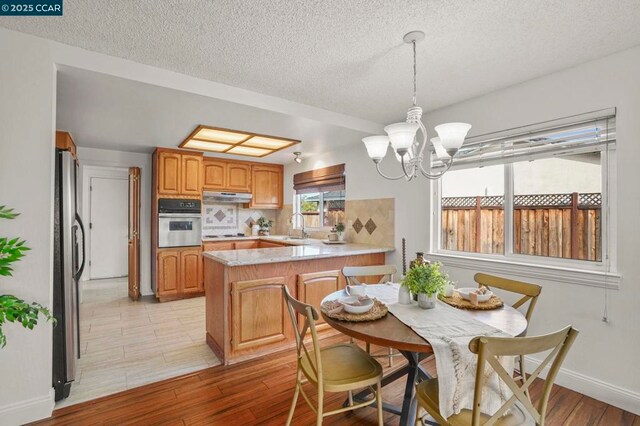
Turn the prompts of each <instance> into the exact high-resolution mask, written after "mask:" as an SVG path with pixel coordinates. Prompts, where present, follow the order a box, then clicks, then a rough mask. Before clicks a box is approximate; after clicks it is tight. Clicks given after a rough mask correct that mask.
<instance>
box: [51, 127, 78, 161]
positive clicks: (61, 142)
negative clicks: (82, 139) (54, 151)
mask: <svg viewBox="0 0 640 426" xmlns="http://www.w3.org/2000/svg"><path fill="white" fill-rule="evenodd" d="M56 148H58V149H61V150H63V151H69V152H70V153H71V156H72V157H73V158H75V159H76V160H77V159H78V156H77V155H76V143H75V142H74V141H73V138H72V137H71V133H69V132H63V131H61V130H57V131H56Z"/></svg>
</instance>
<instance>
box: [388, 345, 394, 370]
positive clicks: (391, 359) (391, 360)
mask: <svg viewBox="0 0 640 426" xmlns="http://www.w3.org/2000/svg"><path fill="white" fill-rule="evenodd" d="M389 367H393V349H391V348H389Z"/></svg>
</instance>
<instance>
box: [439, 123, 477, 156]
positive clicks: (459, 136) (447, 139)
mask: <svg viewBox="0 0 640 426" xmlns="http://www.w3.org/2000/svg"><path fill="white" fill-rule="evenodd" d="M435 129H436V132H438V136H440V141H441V142H442V147H443V148H444V149H445V150H446V151H447V154H449V155H450V156H452V157H453V156H454V155H455V154H456V152H458V150H459V149H460V147H461V146H462V143H463V142H464V138H466V137H467V133H469V129H471V124H467V123H445V124H441V125H439V126H436V127H435Z"/></svg>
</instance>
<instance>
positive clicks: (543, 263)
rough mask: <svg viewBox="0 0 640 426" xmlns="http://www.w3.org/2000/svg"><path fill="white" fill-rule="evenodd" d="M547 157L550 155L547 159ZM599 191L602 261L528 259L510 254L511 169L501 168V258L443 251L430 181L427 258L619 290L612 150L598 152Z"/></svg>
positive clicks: (437, 186) (437, 190) (437, 191)
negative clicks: (502, 176) (502, 177)
mask: <svg viewBox="0 0 640 426" xmlns="http://www.w3.org/2000/svg"><path fill="white" fill-rule="evenodd" d="M550 157H552V156H550ZM600 165H601V176H600V179H601V188H602V191H601V192H602V211H601V221H602V225H601V227H602V260H601V261H599V262H598V261H589V260H577V259H564V258H556V257H545V256H534V255H527V254H518V253H514V252H513V238H514V229H513V199H514V173H513V164H512V163H506V164H504V200H505V201H504V221H505V222H504V253H503V254H492V253H491V254H490V253H475V252H463V251H455V250H444V249H442V248H440V247H441V244H442V179H437V180H432V181H431V187H430V195H431V197H430V198H431V206H432V212H431V213H432V214H431V216H432V220H431V226H430V234H431V238H430V241H429V257H431V258H432V259H434V260H440V261H442V262H444V263H446V264H448V265H451V266H459V267H462V268H467V269H474V270H478V269H479V268H483V270H486V271H489V272H491V271H492V270H494V269H495V272H496V273H500V272H502V273H511V274H513V275H520V276H525V277H527V278H529V279H531V278H536V277H538V278H542V279H548V280H552V281H562V282H572V283H575V284H584V285H590V286H595V287H607V288H614V289H617V288H619V285H620V282H621V276H620V275H619V274H618V272H617V262H616V260H617V253H616V247H617V239H616V236H617V219H616V212H615V208H616V206H617V205H618V204H617V170H616V145H615V144H612V145H611V146H610V147H609V148H608V149H606V150H603V151H601V162H600ZM451 170H455V162H454V167H453V168H452V169H451Z"/></svg>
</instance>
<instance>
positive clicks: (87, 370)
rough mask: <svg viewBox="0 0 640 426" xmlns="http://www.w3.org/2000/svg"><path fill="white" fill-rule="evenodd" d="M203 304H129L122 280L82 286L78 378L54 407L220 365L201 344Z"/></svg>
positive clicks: (146, 301) (149, 301) (198, 301)
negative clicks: (65, 395)
mask: <svg viewBox="0 0 640 426" xmlns="http://www.w3.org/2000/svg"><path fill="white" fill-rule="evenodd" d="M204 303H205V301H204V297H197V298H193V299H185V300H178V301H173V302H165V303H158V302H157V301H156V299H155V298H154V297H151V296H148V297H143V298H142V299H141V300H140V301H139V302H132V301H131V300H129V298H128V296H127V279H126V277H125V278H118V279H110V280H95V281H88V282H86V283H84V291H83V295H82V303H81V304H80V345H81V358H80V361H79V362H78V366H77V377H76V381H75V383H74V384H73V385H72V386H71V395H69V398H67V399H66V400H63V401H60V402H59V403H57V404H56V408H60V407H65V406H69V405H72V404H77V403H78V402H82V401H87V400H91V399H95V398H98V397H100V396H105V395H109V394H112V393H116V392H120V391H123V390H126V389H132V388H135V387H138V386H142V385H145V384H148V383H153V382H157V381H160V380H163V379H167V378H171V377H175V376H179V375H182V374H185V373H189V372H192V371H197V370H201V369H204V368H207V367H211V366H214V365H218V364H220V361H219V360H218V359H217V358H216V356H215V355H214V354H213V353H212V352H211V350H210V349H209V347H208V346H207V344H206V343H205V322H204V321H205V306H204Z"/></svg>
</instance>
